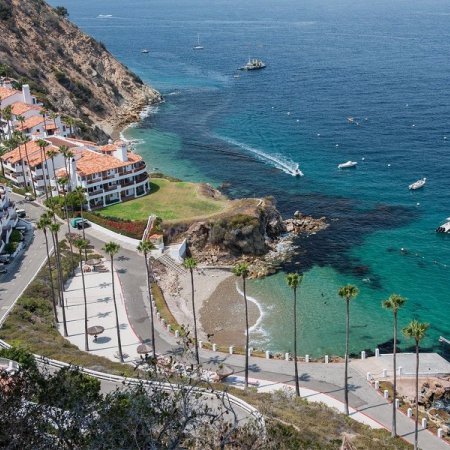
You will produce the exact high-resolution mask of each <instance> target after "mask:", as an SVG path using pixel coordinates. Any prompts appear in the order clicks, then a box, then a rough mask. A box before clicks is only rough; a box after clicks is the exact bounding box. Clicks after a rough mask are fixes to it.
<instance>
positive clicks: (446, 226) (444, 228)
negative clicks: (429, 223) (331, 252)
mask: <svg viewBox="0 0 450 450" xmlns="http://www.w3.org/2000/svg"><path fill="white" fill-rule="evenodd" d="M445 220H446V222H445V223H443V224H442V225H440V226H439V227H437V228H436V233H450V217H447V219H445Z"/></svg>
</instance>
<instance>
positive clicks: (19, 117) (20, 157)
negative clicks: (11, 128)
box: [16, 116, 27, 189]
mask: <svg viewBox="0 0 450 450" xmlns="http://www.w3.org/2000/svg"><path fill="white" fill-rule="evenodd" d="M16 119H17V120H18V121H19V122H20V123H21V124H23V122H22V120H24V117H23V116H16ZM25 142H26V141H25V140H24V139H23V135H22V133H21V134H20V139H19V146H18V149H19V159H20V164H21V166H22V176H23V188H24V189H26V188H27V177H26V175H25V167H24V164H23V158H22V148H21V145H22V144H23V143H25ZM25 154H27V152H26V147H25Z"/></svg>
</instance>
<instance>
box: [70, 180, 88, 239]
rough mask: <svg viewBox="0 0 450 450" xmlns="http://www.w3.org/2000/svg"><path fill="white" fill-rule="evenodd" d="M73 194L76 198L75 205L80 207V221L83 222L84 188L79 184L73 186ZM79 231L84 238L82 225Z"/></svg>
mask: <svg viewBox="0 0 450 450" xmlns="http://www.w3.org/2000/svg"><path fill="white" fill-rule="evenodd" d="M73 194H74V197H75V199H76V202H77V205H78V206H79V207H80V217H81V222H84V217H83V207H84V204H85V203H86V195H85V190H84V188H82V187H81V186H77V187H76V188H75V191H74V192H73ZM81 231H82V233H83V239H86V233H85V231H84V225H83V227H82V228H81Z"/></svg>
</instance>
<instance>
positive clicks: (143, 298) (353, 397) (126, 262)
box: [0, 204, 450, 450]
mask: <svg viewBox="0 0 450 450" xmlns="http://www.w3.org/2000/svg"><path fill="white" fill-rule="evenodd" d="M24 207H25V208H26V209H27V212H28V210H29V214H30V217H31V218H32V219H33V218H34V219H35V218H37V217H38V216H39V215H40V214H41V212H42V210H41V209H40V207H37V206H34V205H32V204H25V206H24ZM85 232H86V237H87V239H89V240H90V241H91V244H93V245H94V247H95V248H96V249H97V250H100V249H101V248H102V247H103V245H104V243H105V240H107V241H109V240H110V239H109V238H107V237H106V236H105V235H102V233H99V232H97V231H95V230H93V229H90V228H87V229H86V230H85ZM36 234H37V235H36V236H35V238H34V240H33V242H32V243H31V245H30V247H29V248H28V249H27V250H26V252H25V254H24V255H23V256H22V258H20V260H19V261H17V262H14V264H17V266H11V267H14V268H15V269H16V268H17V269H20V273H19V272H15V273H12V271H11V273H8V274H7V276H6V279H5V280H1V281H2V285H1V293H0V294H1V295H0V308H2V313H3V314H4V312H5V308H8V307H9V305H11V304H12V303H13V302H14V299H15V298H16V297H17V295H19V294H20V292H21V291H22V290H23V288H24V286H26V285H27V283H28V282H29V281H30V280H31V279H32V278H33V277H34V274H35V273H36V268H37V267H38V266H39V265H40V264H42V262H43V261H44V260H45V256H46V253H45V245H44V239H43V237H42V236H40V235H41V233H36ZM115 267H116V268H117V270H118V274H119V278H120V281H121V284H122V288H123V291H124V293H125V301H126V307H127V313H128V319H129V321H130V324H131V326H132V327H133V329H134V331H135V333H136V334H137V335H138V336H139V337H140V339H141V340H142V341H143V342H145V341H147V342H149V341H150V319H149V307H148V297H147V294H146V290H147V286H146V273H145V269H144V261H143V257H142V256H141V255H139V254H138V253H137V252H135V251H132V250H130V249H127V248H121V250H120V253H119V255H118V256H117V257H116V260H115ZM8 278H9V279H8ZM155 328H156V347H157V351H158V353H172V354H175V353H178V351H179V346H178V344H177V342H176V340H175V338H174V337H173V336H172V335H170V334H169V333H168V332H167V331H166V330H164V329H163V328H162V326H161V324H160V322H158V321H155ZM200 356H201V361H202V364H203V365H204V366H206V367H211V368H217V366H218V365H219V364H226V365H228V366H230V367H232V368H233V369H234V370H235V373H236V374H237V375H243V367H244V357H243V356H240V355H228V354H224V353H214V352H211V351H205V350H201V351H200ZM299 369H300V374H301V375H300V382H301V386H304V387H306V388H309V389H312V390H315V391H319V392H322V393H325V394H327V395H330V396H331V397H334V398H336V399H338V400H340V401H343V400H344V393H343V389H342V381H343V378H344V375H343V372H344V368H343V364H335V363H333V364H320V363H309V364H306V363H300V364H299ZM250 377H252V378H254V379H261V380H269V381H274V382H277V383H286V384H290V385H293V384H294V379H293V365H292V362H288V361H280V360H266V359H263V358H256V357H251V358H250ZM349 377H350V378H349V382H350V391H351V392H350V396H349V401H350V405H351V406H352V407H353V408H355V409H357V410H358V411H360V412H362V413H364V414H366V415H367V416H369V417H371V418H372V419H374V420H376V421H377V422H379V423H380V424H382V425H383V426H384V427H386V428H387V429H390V425H391V417H392V409H391V405H390V404H389V403H387V401H386V400H385V399H384V398H383V397H382V396H380V395H379V394H378V393H377V392H376V391H375V390H374V389H373V388H372V387H371V386H370V385H369V384H368V383H367V382H366V379H365V374H364V373H361V372H359V371H358V370H356V369H355V368H353V367H352V366H351V365H350V369H349ZM104 389H108V387H107V386H104ZM397 428H398V433H399V435H400V436H401V437H403V438H404V439H406V440H407V441H409V442H412V441H413V438H414V425H413V421H412V420H410V419H408V418H407V417H406V416H404V415H403V414H401V413H399V414H398V418H397ZM419 444H420V447H421V448H422V449H424V450H427V449H429V450H441V449H442V450H449V449H450V446H449V445H447V444H446V443H445V442H444V441H442V440H441V439H438V438H437V437H436V436H434V435H432V434H431V433H430V432H428V431H427V430H420V432H419Z"/></svg>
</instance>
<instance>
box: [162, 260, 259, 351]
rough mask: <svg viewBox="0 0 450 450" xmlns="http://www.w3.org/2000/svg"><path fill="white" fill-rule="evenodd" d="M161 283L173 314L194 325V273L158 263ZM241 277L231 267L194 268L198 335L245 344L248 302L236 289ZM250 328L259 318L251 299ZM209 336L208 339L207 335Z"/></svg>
mask: <svg viewBox="0 0 450 450" xmlns="http://www.w3.org/2000/svg"><path fill="white" fill-rule="evenodd" d="M155 274H156V276H157V279H158V284H159V286H160V287H161V289H162V291H163V292H164V298H165V300H166V302H167V305H168V306H169V308H170V310H171V312H172V314H173V315H174V317H175V318H176V320H177V322H178V323H180V324H184V325H188V326H189V327H190V328H191V329H192V328H193V315H192V306H191V305H192V304H191V276H190V273H189V272H188V271H186V272H185V273H176V272H174V271H173V270H170V269H167V268H165V267H162V266H159V267H157V268H156V269H155ZM237 281H239V285H241V280H238V279H237V277H236V276H235V275H233V274H232V273H231V272H230V271H229V270H226V269H217V268H213V269H209V268H198V269H196V270H194V288H195V308H196V315H197V327H198V335H199V339H201V340H204V341H206V340H209V341H211V342H213V343H216V344H218V345H235V346H244V345H245V305H244V299H243V297H242V295H240V294H239V292H238V290H237V289H236V282H237ZM248 311H249V327H250V328H251V327H252V326H253V325H255V324H256V323H257V321H258V319H259V317H260V311H259V309H258V307H257V305H256V304H255V303H253V302H251V301H248ZM208 335H209V338H208Z"/></svg>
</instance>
